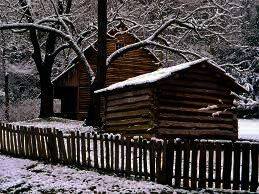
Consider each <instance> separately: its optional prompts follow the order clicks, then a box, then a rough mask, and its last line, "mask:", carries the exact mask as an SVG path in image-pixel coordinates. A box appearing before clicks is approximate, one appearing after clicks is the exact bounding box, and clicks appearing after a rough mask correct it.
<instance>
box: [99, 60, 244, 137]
mask: <svg viewBox="0 0 259 194" xmlns="http://www.w3.org/2000/svg"><path fill="white" fill-rule="evenodd" d="M244 92H247V91H246V90H245V88H243V87H242V86H241V85H239V84H238V83H237V82H236V81H235V79H234V78H233V77H231V76H229V75H228V74H227V73H226V72H225V71H224V70H223V69H221V68H220V67H218V66H217V65H215V64H214V63H212V62H210V61H209V60H208V59H205V58H204V59H199V60H196V61H193V62H189V63H184V64H180V65H176V66H172V67H168V68H161V69H159V70H157V71H154V72H151V73H147V74H143V75H140V76H137V77H133V78H130V79H128V80H125V81H122V82H118V83H115V84H112V85H110V86H109V87H106V88H104V89H101V90H98V91H95V93H96V95H101V96H103V97H104V98H105V112H104V131H105V132H111V133H121V134H123V135H125V136H135V135H137V136H139V135H141V136H143V137H145V138H149V137H151V136H157V137H182V138H185V137H188V138H198V137H199V138H223V139H232V140H235V139H237V138H238V122H237V118H236V115H235V114H234V112H233V110H232V108H233V106H234V104H233V101H234V98H235V95H233V94H236V93H244Z"/></svg>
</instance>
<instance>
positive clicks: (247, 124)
mask: <svg viewBox="0 0 259 194" xmlns="http://www.w3.org/2000/svg"><path fill="white" fill-rule="evenodd" d="M238 126H239V138H242V139H251V140H257V141H259V119H239V120H238Z"/></svg>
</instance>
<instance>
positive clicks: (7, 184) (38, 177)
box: [0, 155, 174, 193]
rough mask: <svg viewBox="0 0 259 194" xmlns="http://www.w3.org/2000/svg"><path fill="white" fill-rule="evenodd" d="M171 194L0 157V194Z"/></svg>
mask: <svg viewBox="0 0 259 194" xmlns="http://www.w3.org/2000/svg"><path fill="white" fill-rule="evenodd" d="M98 192H106V193H173V192H174V189H173V188H171V187H169V186H165V185H160V184H156V183H153V182H147V181H133V180H127V179H125V178H120V177H114V176H108V175H102V174H100V173H97V172H92V171H86V170H78V169H75V168H70V167H66V166H61V165H50V164H43V163H41V162H36V161H31V160H27V159H17V158H10V157H6V156H3V155H0V193H98Z"/></svg>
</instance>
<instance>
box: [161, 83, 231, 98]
mask: <svg viewBox="0 0 259 194" xmlns="http://www.w3.org/2000/svg"><path fill="white" fill-rule="evenodd" d="M161 90H165V91H172V92H188V93H195V94H203V95H212V96H215V95H216V96H222V97H225V96H229V95H230V90H223V91H222V90H211V89H201V88H192V87H188V86H186V87H179V86H177V85H176V86H173V87H172V86H171V85H170V86H168V85H162V86H161Z"/></svg>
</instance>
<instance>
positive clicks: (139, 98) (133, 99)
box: [107, 95, 151, 107]
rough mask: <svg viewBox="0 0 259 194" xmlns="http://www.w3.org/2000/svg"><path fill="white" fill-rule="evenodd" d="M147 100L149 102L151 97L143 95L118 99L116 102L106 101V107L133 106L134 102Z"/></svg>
mask: <svg viewBox="0 0 259 194" xmlns="http://www.w3.org/2000/svg"><path fill="white" fill-rule="evenodd" d="M147 100H151V97H150V96H149V95H143V96H137V97H130V98H124V99H119V100H116V101H107V106H108V107H109V106H116V105H123V104H133V103H136V102H141V101H147Z"/></svg>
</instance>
